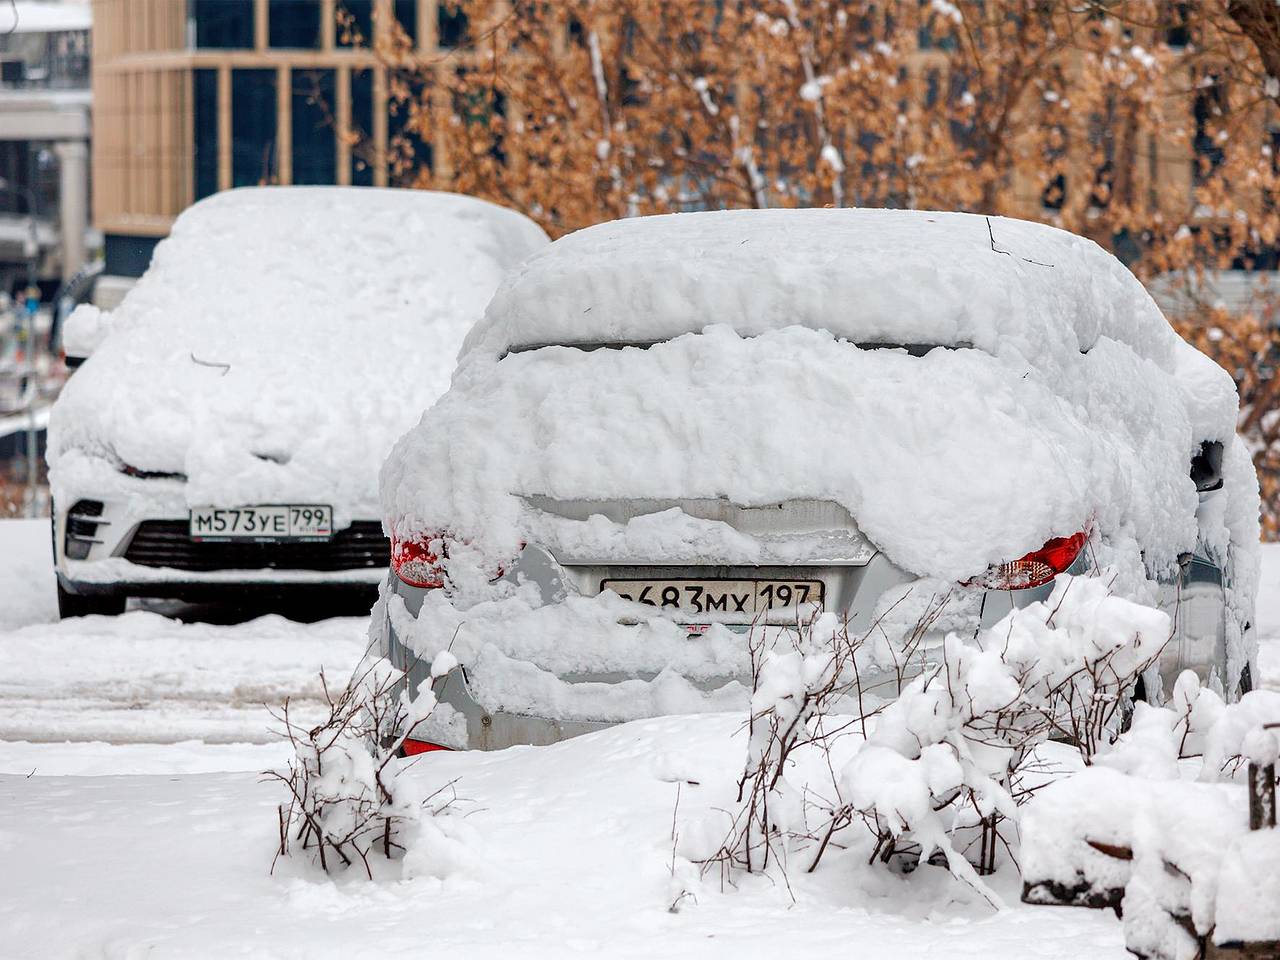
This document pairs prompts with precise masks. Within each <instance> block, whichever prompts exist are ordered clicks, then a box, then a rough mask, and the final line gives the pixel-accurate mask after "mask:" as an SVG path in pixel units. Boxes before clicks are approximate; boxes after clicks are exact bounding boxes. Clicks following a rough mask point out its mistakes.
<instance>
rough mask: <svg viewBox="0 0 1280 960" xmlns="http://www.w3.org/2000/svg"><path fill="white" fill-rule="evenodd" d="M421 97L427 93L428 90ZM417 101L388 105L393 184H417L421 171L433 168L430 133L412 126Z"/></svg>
mask: <svg viewBox="0 0 1280 960" xmlns="http://www.w3.org/2000/svg"><path fill="white" fill-rule="evenodd" d="M419 95H420V96H427V93H426V92H425V91H420V92H419ZM413 106H414V103H413V102H412V101H409V100H406V101H404V102H401V103H395V102H392V103H388V104H387V113H388V116H387V162H388V168H389V169H388V174H389V176H390V180H391V182H392V183H393V184H400V185H404V186H408V185H410V184H412V183H413V181H414V179H415V177H416V176H417V174H418V171H419V170H420V169H422V168H425V169H426V170H427V172H430V170H431V162H432V146H431V138H430V134H429V133H428V134H427V135H426V137H425V139H424V136H423V133H422V132H421V131H420V130H418V129H416V125H415V129H410V123H411V118H412V116H413V112H412V108H413Z"/></svg>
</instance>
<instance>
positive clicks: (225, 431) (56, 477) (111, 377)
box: [49, 187, 547, 529]
mask: <svg viewBox="0 0 1280 960" xmlns="http://www.w3.org/2000/svg"><path fill="white" fill-rule="evenodd" d="M546 242H547V239H546V236H545V235H544V234H543V233H542V231H541V230H540V229H539V228H538V227H537V226H536V225H535V224H534V223H533V222H532V221H530V220H528V219H526V218H524V217H522V216H520V215H519V214H517V213H513V212H512V211H509V210H505V209H502V208H500V207H497V206H494V205H492V204H488V203H485V202H484V201H480V200H477V199H475V198H472V197H463V196H457V195H452V194H442V193H432V192H427V191H416V190H414V191H393V190H370V189H363V188H362V189H346V188H339V187H264V188H249V189H242V190H232V191H227V192H224V193H219V194H217V195H215V196H213V197H210V198H208V199H206V200H203V201H201V202H200V203H198V204H196V205H195V206H193V207H191V208H190V209H189V210H187V211H186V212H184V213H183V214H182V215H181V216H180V217H179V218H178V220H177V221H176V222H175V224H174V227H173V230H172V231H171V233H170V236H169V237H168V238H167V239H165V240H164V241H162V242H161V243H160V245H159V246H158V247H157V248H156V252H155V255H154V258H153V261H152V264H151V267H150V268H149V269H148V270H147V272H146V274H145V275H144V276H143V277H142V279H141V280H139V281H138V283H137V285H136V286H134V287H133V288H132V289H131V290H130V291H129V293H128V295H127V296H126V297H125V300H124V302H123V303H122V304H121V305H120V306H119V307H118V308H117V309H116V310H115V311H113V312H112V313H111V314H110V315H109V316H108V315H105V314H102V313H101V312H100V311H98V310H97V308H96V307H92V306H84V307H81V308H79V309H78V310H77V311H76V313H75V314H74V315H73V316H72V317H71V319H70V320H69V321H68V325H67V326H68V329H67V336H68V338H69V339H70V340H71V341H72V342H73V343H74V342H75V340H76V339H77V338H78V337H79V338H81V339H89V340H92V339H95V338H96V339H100V340H101V343H100V345H99V346H98V347H97V349H95V350H94V352H93V354H92V356H90V358H89V359H88V361H87V362H86V363H85V364H84V366H83V367H82V368H81V369H80V370H78V371H77V373H76V375H75V376H74V377H72V378H71V380H70V381H69V382H68V385H67V387H66V389H65V390H64V392H63V394H62V396H61V397H60V398H59V400H58V402H57V404H56V405H55V408H54V411H53V416H52V420H51V423H50V444H49V461H50V481H51V484H52V486H53V492H54V498H55V500H56V501H57V502H59V503H61V504H63V505H66V506H69V505H70V504H71V503H72V502H73V501H74V500H76V499H77V498H79V497H81V496H89V497H92V498H94V499H102V498H103V495H104V489H105V491H107V492H109V491H110V489H112V488H114V487H116V486H119V485H120V484H121V483H124V482H126V481H128V480H129V478H125V477H122V476H120V474H119V473H118V471H119V470H120V469H121V468H124V467H128V468H131V469H133V470H136V471H144V472H147V473H152V474H156V473H159V474H176V475H180V476H181V477H185V482H175V481H173V480H170V481H168V482H166V481H163V480H161V481H153V482H152V483H151V484H150V486H148V484H147V483H146V482H138V481H136V480H135V481H132V485H131V488H130V491H131V496H132V498H134V499H138V498H141V499H147V498H148V496H149V494H148V492H147V491H148V490H150V491H152V492H151V494H150V496H151V498H152V499H153V500H155V501H156V505H157V506H159V507H160V508H162V512H160V513H158V514H156V515H159V516H185V515H186V510H187V507H188V506H207V505H217V506H236V505H241V504H257V503H290V502H293V503H324V504H330V503H331V504H332V505H333V507H334V511H335V514H334V523H335V526H336V528H338V529H341V528H342V527H344V526H346V525H347V524H349V523H350V522H351V521H352V520H353V519H355V518H362V519H378V518H380V516H381V512H380V510H379V509H378V507H377V499H376V490H377V480H376V477H377V471H378V466H379V465H380V464H381V462H382V460H383V458H384V456H385V455H386V452H387V450H388V449H390V447H391V444H392V442H393V441H394V440H395V438H396V437H398V436H399V435H400V434H402V433H403V432H404V431H405V430H406V429H407V428H408V427H409V426H410V425H412V424H413V423H415V422H416V421H417V420H418V419H419V417H421V415H422V412H423V410H425V409H426V408H427V407H428V406H430V404H431V402H432V401H433V400H434V399H435V398H436V397H437V396H438V395H439V394H440V393H441V392H443V390H444V389H445V387H446V386H447V385H448V382H449V375H450V373H451V371H452V370H453V366H454V361H455V358H456V355H457V352H458V348H459V346H460V345H461V343H462V341H463V337H464V336H465V334H466V332H467V330H468V329H469V328H470V327H471V325H472V324H473V323H474V322H475V320H476V319H477V318H478V317H479V316H480V315H481V313H482V312H483V310H484V305H485V303H486V302H487V300H488V299H489V297H490V296H491V294H492V293H493V290H494V289H495V288H496V286H497V284H498V281H499V279H500V278H501V276H502V275H503V273H504V271H506V270H507V269H509V268H511V267H513V266H514V265H516V264H517V263H518V262H519V261H520V260H522V259H523V258H524V257H525V256H527V255H528V254H530V253H532V252H533V251H534V250H536V249H538V248H539V247H540V246H542V245H544V244H545V243H546ZM214 263H216V264H217V265H218V268H217V269H210V264H214ZM94 328H97V329H96V330H95V329H94ZM393 373H394V374H395V375H394V376H393V375H391V374H393Z"/></svg>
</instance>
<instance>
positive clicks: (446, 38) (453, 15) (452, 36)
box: [436, 0, 467, 47]
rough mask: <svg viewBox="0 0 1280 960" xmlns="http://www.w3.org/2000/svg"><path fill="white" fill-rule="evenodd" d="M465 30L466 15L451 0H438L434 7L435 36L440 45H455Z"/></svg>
mask: <svg viewBox="0 0 1280 960" xmlns="http://www.w3.org/2000/svg"><path fill="white" fill-rule="evenodd" d="M466 32H467V15H466V14H465V13H463V12H462V11H461V10H459V9H458V5H457V3H455V2H453V0H440V5H439V6H438V7H436V36H437V37H439V40H440V46H442V47H456V46H458V44H460V43H462V38H463V36H465V35H466Z"/></svg>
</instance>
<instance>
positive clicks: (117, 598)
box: [58, 584, 129, 620]
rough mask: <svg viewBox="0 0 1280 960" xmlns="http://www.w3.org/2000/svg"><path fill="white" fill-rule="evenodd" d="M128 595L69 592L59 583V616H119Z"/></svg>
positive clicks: (64, 618)
mask: <svg viewBox="0 0 1280 960" xmlns="http://www.w3.org/2000/svg"><path fill="white" fill-rule="evenodd" d="M128 599H129V598H128V597H125V596H122V595H117V594H114V593H100V594H78V593H68V592H67V591H66V590H64V589H63V588H62V584H58V616H59V617H60V618H61V619H63V620H66V619H67V618H68V617H89V616H93V615H95V614H96V615H98V616H102V617H118V616H120V614H122V613H124V605H125V603H126V602H127V601H128Z"/></svg>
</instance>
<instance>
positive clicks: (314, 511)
mask: <svg viewBox="0 0 1280 960" xmlns="http://www.w3.org/2000/svg"><path fill="white" fill-rule="evenodd" d="M188 533H189V535H190V537H191V539H192V540H265V541H270V540H327V539H328V538H329V537H331V536H333V507H330V506H319V505H316V504H296V503H295V504H266V505H264V506H257V507H196V508H194V509H193V510H192V511H191V517H190V526H189V529H188Z"/></svg>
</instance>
